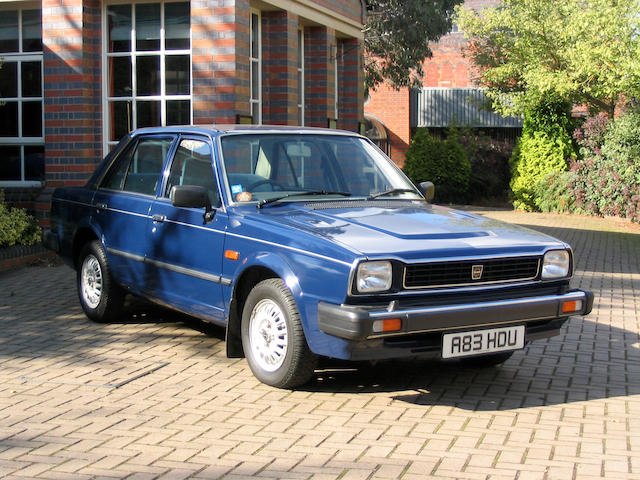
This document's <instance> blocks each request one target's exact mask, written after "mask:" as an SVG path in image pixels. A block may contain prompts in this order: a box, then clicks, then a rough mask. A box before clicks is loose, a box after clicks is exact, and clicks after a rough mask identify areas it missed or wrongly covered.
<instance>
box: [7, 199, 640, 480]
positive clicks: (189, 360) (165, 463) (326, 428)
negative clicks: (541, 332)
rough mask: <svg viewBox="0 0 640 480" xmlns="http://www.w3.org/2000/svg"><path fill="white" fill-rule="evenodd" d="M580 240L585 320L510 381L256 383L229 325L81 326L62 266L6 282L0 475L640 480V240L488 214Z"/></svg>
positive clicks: (626, 230)
mask: <svg viewBox="0 0 640 480" xmlns="http://www.w3.org/2000/svg"><path fill="white" fill-rule="evenodd" d="M484 213H485V214H486V215H488V216H491V217H495V218H500V219H505V220H509V221H514V222H517V223H521V224H526V225H528V226H530V227H532V228H535V229H539V230H542V231H544V232H548V233H551V234H553V235H555V236H557V237H560V238H562V239H564V240H566V241H569V242H570V243H572V244H573V245H574V248H575V252H576V256H577V259H578V262H577V272H576V278H575V280H574V285H575V286H579V287H583V288H587V289H591V290H593V291H594V292H595V293H596V305H595V308H594V311H593V313H592V314H591V315H590V316H589V317H588V318H586V319H583V318H580V317H576V318H572V319H571V320H570V321H569V322H568V324H567V325H566V326H565V327H564V329H563V334H562V335H561V336H560V337H555V338H552V339H549V340H548V341H541V342H538V343H534V344H533V345H532V346H530V347H528V348H527V349H525V351H523V352H518V353H516V355H514V357H512V359H511V360H509V361H508V362H507V363H505V364H504V366H503V367H501V368H496V369H489V370H484V371H480V370H473V369H466V370H462V369H458V368H455V367H453V366H443V365H441V364H438V363H434V362H419V363H415V362H413V363H410V362H394V363H387V364H382V365H378V366H376V367H375V368H361V369H358V370H353V369H348V368H340V367H341V366H340V365H327V367H328V369H327V370H326V371H322V372H319V373H318V375H317V376H316V378H315V379H314V380H313V382H312V383H311V384H310V385H308V386H307V387H305V388H303V389H302V390H299V391H295V392H292V391H284V390H277V389H273V388H270V387H267V386H265V385H263V384H261V383H259V382H258V381H256V380H255V379H254V378H253V376H252V375H251V373H250V371H249V369H248V367H247V365H246V363H245V361H244V360H230V359H227V358H225V355H224V335H223V332H222V330H220V329H218V328H214V327H207V326H204V325H202V324H200V323H198V322H197V321H194V320H189V319H188V318H185V317H182V316H179V315H176V314H173V313H168V312H166V311H162V310H159V309H157V308H154V307H150V306H145V305H140V304H134V305H132V306H131V307H130V308H129V309H128V312H129V313H128V315H127V316H126V317H125V318H123V320H122V322H120V323H117V324H112V325H99V324H95V323H91V322H90V321H88V320H87V319H86V318H85V317H84V315H83V314H82V312H81V310H80V307H79V305H78V301H77V298H76V293H75V284H74V273H73V271H72V270H71V269H69V268H67V267H65V266H55V267H30V268H24V269H22V270H19V271H14V272H10V273H5V274H2V275H0V478H5V479H6V478H22V479H24V478H47V479H73V478H132V479H134V478H135V479H146V478H162V479H179V478H200V479H212V478H220V477H224V478H234V479H239V478H287V479H288V478H301V479H311V478H313V479H344V480H349V479H368V478H375V479H396V478H397V479H400V478H402V479H404V480H411V479H421V478H425V477H429V476H431V477H434V478H447V479H448V478H461V479H488V478H491V479H494V478H495V479H498V478H506V479H519V480H524V479H547V480H549V479H561V480H566V479H571V478H577V479H581V480H582V479H589V478H601V477H608V478H615V479H631V478H635V479H638V478H640V428H639V427H640V349H639V347H640V345H639V343H638V342H639V338H638V334H639V332H640V325H639V323H638V320H639V318H640V317H639V315H640V299H639V297H638V295H639V294H640V273H639V272H640V258H639V257H640V228H637V227H632V226H629V225H628V224H626V223H624V222H616V221H614V220H608V219H604V220H603V219H589V218H579V217H564V216H554V215H535V214H518V213H514V212H500V211H488V212H484Z"/></svg>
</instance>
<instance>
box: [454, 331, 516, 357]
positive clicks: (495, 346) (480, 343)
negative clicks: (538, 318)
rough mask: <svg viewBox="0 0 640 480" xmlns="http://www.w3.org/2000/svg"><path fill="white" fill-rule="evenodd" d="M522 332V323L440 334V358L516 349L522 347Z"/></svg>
mask: <svg viewBox="0 0 640 480" xmlns="http://www.w3.org/2000/svg"><path fill="white" fill-rule="evenodd" d="M524 333H525V327H524V325H518V326H516V327H502V328H491V329H489V330H472V331H469V332H458V333H446V334H444V335H443V336H442V358H454V357H466V356H468V355H479V354H481V353H493V352H505V351H508V350H518V349H519V348H524Z"/></svg>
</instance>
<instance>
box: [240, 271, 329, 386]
mask: <svg viewBox="0 0 640 480" xmlns="http://www.w3.org/2000/svg"><path fill="white" fill-rule="evenodd" d="M241 330H242V346H243V349H244V354H245V357H246V358H247V362H248V363H249V368H251V371H252V372H253V374H254V375H255V376H256V378H257V379H258V380H260V381H261V382H263V383H266V384H267V385H271V386H273V387H278V388H294V387H298V386H300V385H303V384H305V383H307V382H308V381H309V379H311V376H312V375H313V372H314V370H315V367H316V365H317V360H318V359H317V356H316V355H315V354H314V353H313V352H311V350H310V349H309V346H308V345H307V341H306V339H305V336H304V332H303V330H302V323H301V321H300V313H299V312H298V308H297V307H296V303H295V300H294V299H293V295H292V294H291V291H290V290H289V289H288V288H287V286H286V285H285V284H284V282H283V281H282V280H281V279H279V278H271V279H267V280H264V281H262V282H260V283H258V284H257V285H256V286H255V287H254V288H253V289H252V290H251V292H250V293H249V295H248V296H247V300H246V302H245V305H244V308H243V311H242V328H241Z"/></svg>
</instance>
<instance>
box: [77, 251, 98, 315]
mask: <svg viewBox="0 0 640 480" xmlns="http://www.w3.org/2000/svg"><path fill="white" fill-rule="evenodd" d="M102 288H103V279H102V268H100V262H99V261H98V259H97V258H96V257H95V255H87V256H86V257H85V259H84V261H83V262H82V269H81V270H80V290H81V293H82V299H83V300H84V302H85V303H86V304H87V305H88V306H89V307H90V308H97V306H98V305H99V304H100V299H101V298H102Z"/></svg>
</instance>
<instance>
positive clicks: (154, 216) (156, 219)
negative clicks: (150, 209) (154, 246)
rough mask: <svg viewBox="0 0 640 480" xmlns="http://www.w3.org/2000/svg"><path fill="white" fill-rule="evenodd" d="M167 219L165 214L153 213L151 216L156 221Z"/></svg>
mask: <svg viewBox="0 0 640 480" xmlns="http://www.w3.org/2000/svg"><path fill="white" fill-rule="evenodd" d="M166 219H167V217H165V216H164V215H157V214H156V215H153V216H152V217H151V220H153V221H154V222H164V221H165V220H166Z"/></svg>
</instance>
